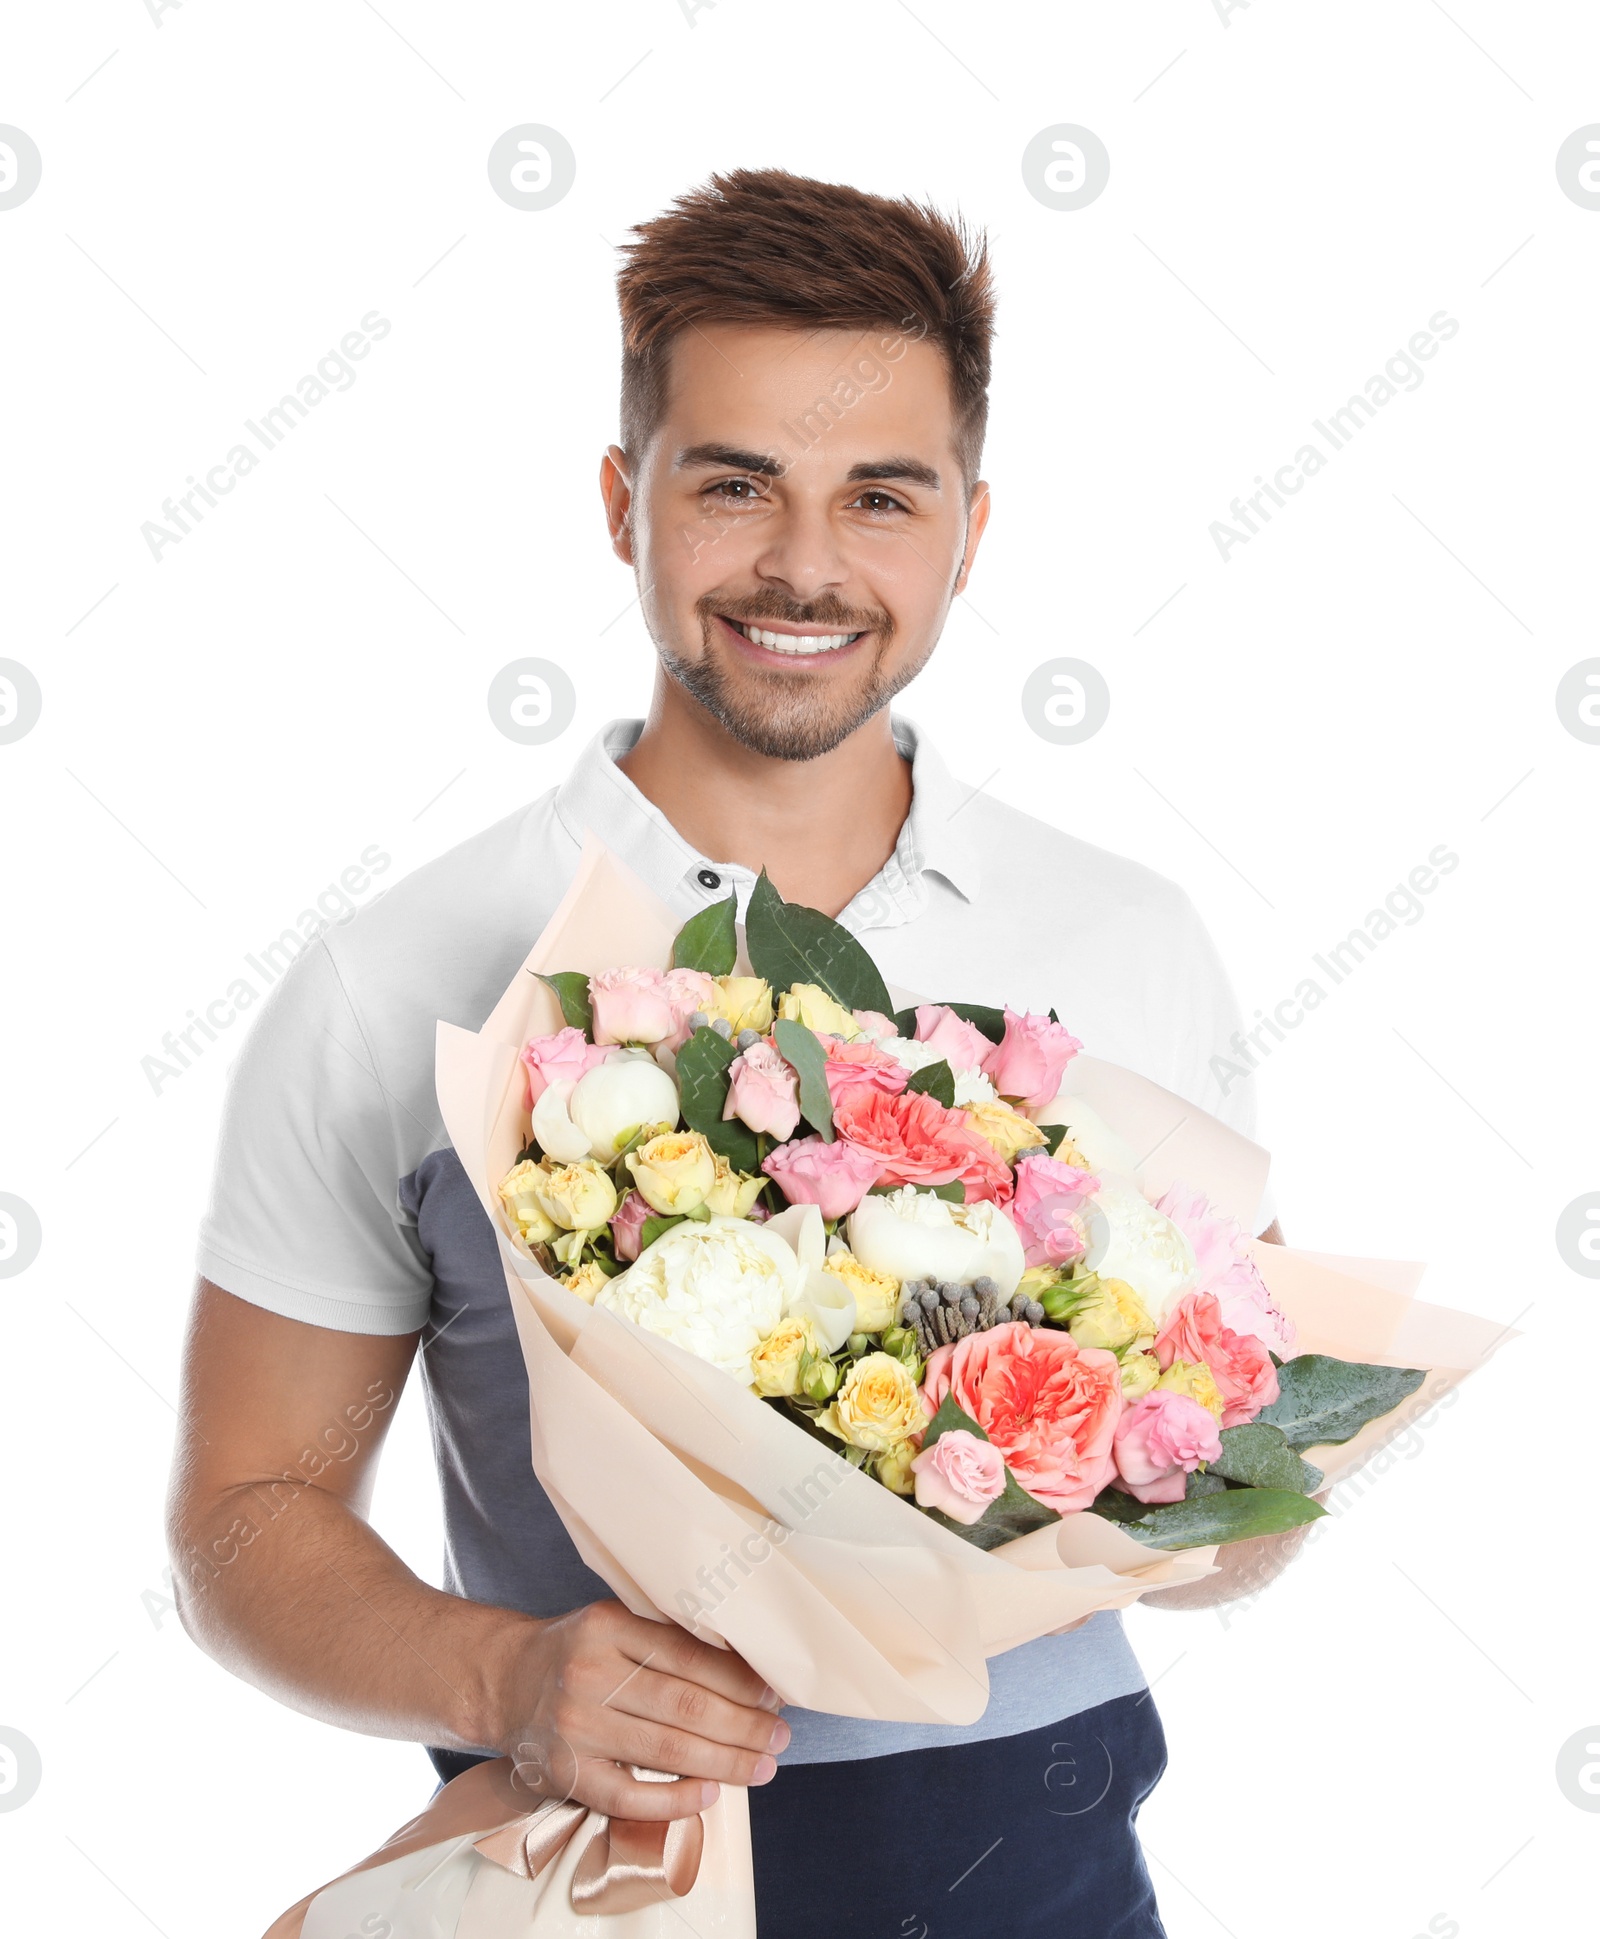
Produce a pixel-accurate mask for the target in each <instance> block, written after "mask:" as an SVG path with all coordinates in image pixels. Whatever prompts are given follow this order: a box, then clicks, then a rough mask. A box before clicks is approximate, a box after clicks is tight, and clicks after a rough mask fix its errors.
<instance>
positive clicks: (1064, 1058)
mask: <svg viewBox="0 0 1600 1939" xmlns="http://www.w3.org/2000/svg"><path fill="white" fill-rule="evenodd" d="M1082 1048H1083V1045H1082V1044H1080V1043H1079V1042H1078V1040H1077V1038H1076V1037H1074V1036H1073V1034H1072V1032H1071V1031H1070V1030H1069V1029H1068V1028H1067V1026H1066V1025H1065V1024H1064V1023H1052V1022H1051V1021H1050V1019H1049V1018H1048V1017H1039V1016H1035V1015H1034V1014H1033V1013H1032V1012H1031V1011H1030V1012H1028V1013H1027V1014H1026V1015H1022V1014H1020V1013H1019V1012H1018V1011H1016V1010H1011V1009H1008V1010H1007V1011H1006V1034H1005V1036H1004V1037H1003V1038H1002V1039H1001V1041H1000V1042H999V1043H997V1044H990V1045H989V1046H988V1055H987V1056H986V1057H985V1058H984V1061H983V1068H984V1070H985V1071H986V1072H987V1074H988V1076H989V1078H990V1080H991V1081H992V1082H993V1084H994V1087H995V1089H996V1090H997V1091H998V1092H999V1093H1000V1095H1001V1096H1002V1097H1008V1098H1011V1099H1013V1100H1014V1101H1015V1102H1016V1104H1017V1106H1018V1108H1019V1109H1020V1110H1021V1111H1022V1112H1023V1113H1024V1114H1025V1115H1026V1114H1028V1113H1031V1112H1034V1111H1042V1110H1043V1109H1044V1107H1045V1106H1046V1105H1047V1104H1049V1103H1051V1102H1053V1100H1054V1098H1055V1095H1056V1092H1057V1091H1059V1090H1060V1088H1061V1073H1062V1072H1063V1071H1064V1070H1065V1069H1066V1068H1067V1066H1068V1064H1070V1063H1071V1062H1072V1060H1073V1058H1074V1057H1075V1056H1076V1055H1077V1054H1078V1052H1079V1051H1080V1050H1082Z"/></svg>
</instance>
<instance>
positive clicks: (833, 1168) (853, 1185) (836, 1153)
mask: <svg viewBox="0 0 1600 1939" xmlns="http://www.w3.org/2000/svg"><path fill="white" fill-rule="evenodd" d="M761 1169H762V1170H763V1171H764V1172H765V1173H766V1174H767V1176H768V1178H775V1179H776V1180H777V1182H778V1190H779V1191H780V1192H782V1193H783V1195H784V1197H785V1198H786V1199H787V1200H788V1201H789V1203H790V1204H791V1205H815V1206H816V1207H818V1209H819V1210H820V1211H821V1213H822V1216H823V1217H824V1218H825V1219H842V1218H843V1217H844V1215H845V1213H846V1212H853V1211H854V1210H855V1209H856V1207H857V1206H858V1205H859V1204H860V1203H861V1201H862V1199H864V1198H865V1197H866V1195H867V1192H868V1190H869V1189H870V1188H871V1187H872V1186H873V1185H875V1184H876V1183H877V1182H878V1161H877V1159H876V1158H874V1157H873V1155H872V1153H871V1152H870V1151H861V1150H859V1149H858V1148H857V1147H856V1146H855V1145H852V1144H849V1143H847V1142H846V1141H845V1140H844V1139H843V1138H836V1139H835V1140H834V1141H833V1143H832V1144H831V1145H830V1144H824V1143H823V1141H822V1139H821V1138H795V1139H793V1140H791V1142H790V1143H788V1144H786V1145H779V1146H778V1148H777V1150H776V1151H769V1152H768V1153H767V1155H766V1157H765V1158H763V1159H762V1161H761Z"/></svg>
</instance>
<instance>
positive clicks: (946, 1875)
mask: <svg viewBox="0 0 1600 1939" xmlns="http://www.w3.org/2000/svg"><path fill="white" fill-rule="evenodd" d="M430 1755H431V1756H432V1758H433V1760H434V1764H435V1766H436V1767H437V1769H438V1771H439V1774H440V1776H441V1777H442V1778H445V1779H449V1778H451V1777H455V1776H457V1775H459V1773H460V1772H461V1771H462V1770H465V1769H466V1768H467V1767H468V1766H469V1765H470V1764H473V1763H476V1762H477V1759H475V1758H472V1757H466V1756H462V1755H460V1754H457V1753H452V1752H448V1751H434V1752H430ZM1166 1764H1167V1745H1166V1737H1165V1735H1164V1733H1163V1732H1162V1728H1161V1719H1160V1718H1159V1717H1158V1716H1157V1714H1156V1707H1155V1703H1154V1701H1153V1700H1152V1698H1151V1696H1150V1694H1149V1692H1148V1691H1143V1692H1141V1693H1139V1694H1138V1695H1136V1696H1128V1697H1114V1698H1112V1700H1111V1701H1110V1702H1109V1703H1101V1704H1096V1706H1095V1707H1094V1708H1093V1709H1092V1710H1082V1711H1079V1713H1078V1714H1077V1715H1076V1716H1075V1717H1067V1718H1064V1719H1063V1720H1062V1721H1061V1722H1060V1723H1056V1724H1047V1725H1046V1726H1045V1727H1044V1728H1043V1729H1042V1730H1029V1731H1024V1732H1023V1733H1022V1734H1021V1735H1019V1736H1016V1737H993V1738H990V1739H988V1740H987V1741H985V1742H981V1743H975V1744H956V1745H950V1746H948V1747H946V1748H943V1749H940V1750H915V1751H899V1752H896V1753H895V1754H894V1755H893V1756H890V1757H867V1758H861V1759H859V1760H854V1761H851V1762H848V1763H839V1764H787V1765H785V1764H780V1765H779V1767H778V1774H777V1776H776V1777H775V1778H774V1779H773V1780H772V1782H771V1783H770V1784H762V1785H758V1786H756V1787H755V1788H754V1789H753V1790H752V1791H751V1792H750V1794H749V1795H750V1837H751V1845H752V1848H753V1853H754V1858H755V1875H756V1925H757V1927H758V1929H759V1931H760V1935H761V1939H816V1934H817V1932H818V1931H826V1932H828V1933H829V1934H830V1935H833V1939H1001V1935H1003V1939H1165V1933H1164V1928H1163V1926H1162V1924H1161V1916H1160V1914H1159V1913H1158V1912H1157V1910H1156V1898H1155V1892H1154V1890H1153V1889H1152V1887H1151V1884H1150V1875H1149V1873H1148V1872H1147V1871H1146V1869H1145V1863H1144V1856H1143V1854H1142V1853H1141V1851H1140V1849H1139V1840H1138V1835H1137V1833H1136V1832H1135V1830H1134V1819H1135V1818H1136V1816H1137V1815H1138V1810H1139V1806H1140V1805H1141V1804H1142V1803H1143V1802H1144V1800H1145V1799H1146V1798H1147V1797H1148V1796H1149V1795H1150V1793H1151V1791H1152V1790H1154V1788H1155V1786H1156V1783H1157V1781H1158V1780H1159V1778H1160V1776H1161V1773H1162V1772H1163V1771H1164V1770H1165V1769H1166Z"/></svg>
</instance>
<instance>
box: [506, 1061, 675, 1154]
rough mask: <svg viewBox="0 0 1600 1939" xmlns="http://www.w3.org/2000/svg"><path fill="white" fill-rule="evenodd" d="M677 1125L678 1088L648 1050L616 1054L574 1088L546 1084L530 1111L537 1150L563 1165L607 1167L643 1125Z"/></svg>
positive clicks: (564, 1081) (565, 1083) (565, 1080)
mask: <svg viewBox="0 0 1600 1939" xmlns="http://www.w3.org/2000/svg"><path fill="white" fill-rule="evenodd" d="M677 1122H678V1087H677V1085H676V1084H674V1083H673V1081H672V1079H671V1078H670V1077H669V1076H668V1075H667V1073H666V1072H665V1071H664V1070H663V1069H662V1068H661V1066H660V1065H659V1064H658V1063H657V1062H656V1060H655V1059H654V1058H653V1057H652V1056H651V1054H650V1052H649V1051H648V1050H618V1051H616V1052H614V1053H613V1054H612V1055H611V1056H610V1057H608V1058H607V1059H606V1061H605V1062H604V1063H603V1064H596V1065H595V1067H594V1069H593V1070H590V1071H585V1072H584V1074H583V1076H582V1077H580V1078H579V1079H578V1080H577V1082H576V1083H573V1082H572V1080H571V1079H570V1078H562V1079H558V1080H557V1081H556V1082H554V1083H551V1084H547V1085H546V1086H545V1089H544V1091H543V1093H542V1094H541V1096H540V1098H539V1102H538V1103H537V1104H536V1105H535V1106H534V1107H533V1135H534V1137H535V1138H536V1139H537V1140H538V1142H539V1149H540V1150H541V1151H545V1152H548V1153H549V1154H550V1156H551V1157H552V1158H556V1159H559V1160H560V1162H561V1163H562V1164H564V1165H572V1164H576V1163H577V1162H578V1161H579V1160H580V1159H583V1158H595V1159H598V1160H599V1162H600V1163H601V1164H602V1165H609V1164H610V1163H611V1161H612V1160H613V1159H614V1158H615V1157H616V1155H617V1147H618V1145H619V1143H622V1142H624V1141H625V1140H626V1138H627V1136H628V1134H629V1133H630V1132H633V1131H637V1130H638V1129H639V1127H640V1126H641V1125H646V1124H655V1125H659V1124H667V1125H676V1124H677Z"/></svg>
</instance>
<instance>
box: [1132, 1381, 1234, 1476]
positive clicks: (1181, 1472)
mask: <svg viewBox="0 0 1600 1939" xmlns="http://www.w3.org/2000/svg"><path fill="white" fill-rule="evenodd" d="M1112 1447H1113V1451H1114V1452H1115V1455H1116V1462H1117V1475H1118V1478H1119V1480H1120V1481H1121V1483H1122V1486H1123V1487H1124V1488H1125V1489H1126V1490H1127V1491H1128V1493H1129V1494H1130V1495H1134V1496H1137V1498H1138V1499H1139V1500H1140V1501H1182V1500H1183V1496H1184V1489H1185V1487H1186V1485H1187V1477H1188V1476H1189V1475H1191V1474H1193V1472H1194V1470H1195V1469H1196V1468H1198V1467H1199V1465H1200V1463H1201V1462H1202V1461H1215V1460H1217V1459H1218V1457H1219V1456H1220V1455H1221V1453H1222V1441H1221V1439H1220V1437H1219V1435H1218V1432H1217V1423H1216V1419H1215V1417H1214V1416H1213V1415H1212V1412H1211V1409H1210V1408H1209V1407H1202V1406H1201V1405H1200V1403H1199V1401H1197V1400H1192V1399H1191V1398H1190V1397H1189V1395H1188V1394H1177V1393H1172V1392H1170V1391H1169V1390H1168V1389H1166V1388H1164V1387H1156V1388H1153V1389H1152V1390H1151V1392H1149V1393H1148V1394H1145V1395H1142V1396H1141V1397H1140V1399H1138V1400H1136V1401H1134V1402H1133V1404H1132V1405H1131V1406H1130V1407H1127V1408H1125V1409H1124V1411H1123V1415H1122V1419H1121V1420H1120V1421H1118V1422H1117V1431H1116V1434H1115V1435H1114V1436H1113V1438H1112Z"/></svg>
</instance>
